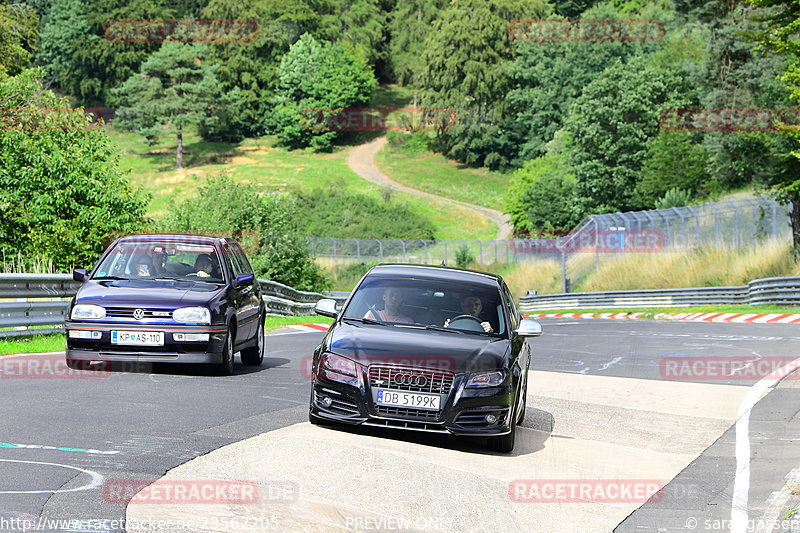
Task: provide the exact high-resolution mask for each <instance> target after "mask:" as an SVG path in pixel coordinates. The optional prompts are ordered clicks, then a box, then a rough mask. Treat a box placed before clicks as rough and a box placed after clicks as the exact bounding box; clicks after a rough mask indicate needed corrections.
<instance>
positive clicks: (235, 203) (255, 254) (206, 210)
mask: <svg viewBox="0 0 800 533" xmlns="http://www.w3.org/2000/svg"><path fill="white" fill-rule="evenodd" d="M170 212H171V213H172V214H171V215H170V216H169V217H168V218H167V219H165V220H163V221H162V222H161V225H162V226H163V227H164V229H165V230H166V231H192V232H196V233H197V232H199V233H212V234H223V235H230V236H234V237H236V238H239V239H240V240H241V241H242V245H243V247H244V248H245V250H246V252H247V255H248V258H249V259H250V262H251V264H252V266H253V270H254V271H255V273H256V275H258V276H259V277H267V278H269V279H271V280H274V281H278V282H280V283H284V284H286V285H290V286H292V287H294V288H296V289H299V290H316V291H321V290H324V289H326V288H327V286H328V280H327V278H326V277H325V275H324V273H323V271H322V269H321V267H320V266H319V265H317V264H316V263H315V262H314V261H313V258H312V257H311V256H310V254H309V253H308V245H307V242H306V240H305V238H304V237H303V236H302V235H301V234H300V229H299V226H298V223H299V221H300V220H301V218H302V217H301V215H300V211H299V210H298V209H297V207H296V204H295V202H294V201H293V200H292V198H291V197H289V196H287V195H283V194H258V192H257V191H256V190H255V189H254V188H253V187H252V186H251V185H249V184H240V183H236V182H234V181H233V180H232V179H231V178H230V177H229V176H227V175H226V174H221V175H216V176H211V177H209V178H207V179H206V182H205V183H204V184H202V185H201V186H200V187H199V190H198V193H197V194H196V195H195V196H193V197H191V198H188V199H186V200H184V201H183V202H181V203H178V204H176V205H174V206H173V208H172V209H171V210H170ZM253 234H255V237H256V239H255V242H253V240H252V239H251V236H252V235H253Z"/></svg>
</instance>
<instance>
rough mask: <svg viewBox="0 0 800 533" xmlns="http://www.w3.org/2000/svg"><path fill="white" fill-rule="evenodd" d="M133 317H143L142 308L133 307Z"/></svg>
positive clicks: (137, 318) (139, 318) (138, 318)
mask: <svg viewBox="0 0 800 533" xmlns="http://www.w3.org/2000/svg"><path fill="white" fill-rule="evenodd" d="M133 318H135V319H136V320H141V319H143V318H144V309H134V310H133Z"/></svg>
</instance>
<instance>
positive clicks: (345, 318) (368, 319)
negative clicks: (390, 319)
mask: <svg viewBox="0 0 800 533" xmlns="http://www.w3.org/2000/svg"><path fill="white" fill-rule="evenodd" d="M342 320H355V321H356V322H361V323H362V324H378V325H381V326H385V325H387V323H386V322H381V321H380V320H373V319H371V318H366V317H365V318H359V317H356V316H343V317H342Z"/></svg>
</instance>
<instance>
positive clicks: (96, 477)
mask: <svg viewBox="0 0 800 533" xmlns="http://www.w3.org/2000/svg"><path fill="white" fill-rule="evenodd" d="M0 462H2V463H22V464H29V465H45V466H58V467H61V468H68V469H70V470H76V471H78V472H82V473H84V474H86V475H88V476H91V478H92V480H91V481H90V482H89V483H87V484H86V485H82V486H80V487H76V488H74V489H52V490H0V494H57V493H62V492H78V491H82V490H91V489H95V488H97V487H99V486H101V485H102V484H103V481H105V477H103V476H102V475H101V474H98V473H97V472H93V471H91V470H84V469H83V468H78V467H77V466H70V465H62V464H60V463H43V462H41V461H18V460H16V459H0Z"/></svg>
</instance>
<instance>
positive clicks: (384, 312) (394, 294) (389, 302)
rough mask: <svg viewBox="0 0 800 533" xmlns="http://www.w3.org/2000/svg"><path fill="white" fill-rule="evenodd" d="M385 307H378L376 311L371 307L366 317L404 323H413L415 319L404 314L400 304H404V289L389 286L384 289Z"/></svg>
mask: <svg viewBox="0 0 800 533" xmlns="http://www.w3.org/2000/svg"><path fill="white" fill-rule="evenodd" d="M382 298H383V309H376V310H375V313H377V316H376V315H375V313H373V312H372V310H371V309H370V310H369V311H367V314H365V315H364V318H368V319H370V320H380V321H381V322H400V323H403V324H413V323H414V319H412V318H410V317H408V316H406V315H404V314H402V313H401V312H400V306H401V305H402V304H403V291H402V289H399V288H397V287H389V288H388V289H386V290H385V291H383V297H382Z"/></svg>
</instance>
